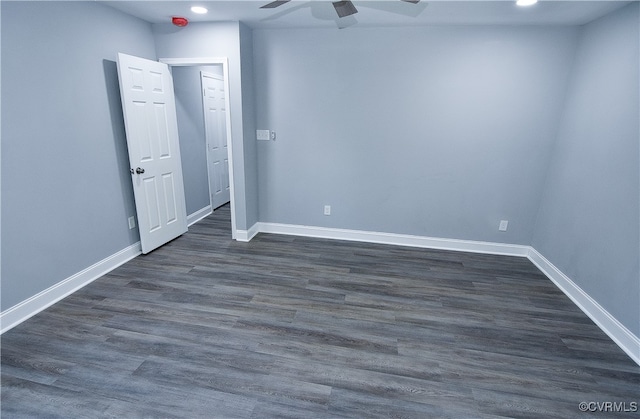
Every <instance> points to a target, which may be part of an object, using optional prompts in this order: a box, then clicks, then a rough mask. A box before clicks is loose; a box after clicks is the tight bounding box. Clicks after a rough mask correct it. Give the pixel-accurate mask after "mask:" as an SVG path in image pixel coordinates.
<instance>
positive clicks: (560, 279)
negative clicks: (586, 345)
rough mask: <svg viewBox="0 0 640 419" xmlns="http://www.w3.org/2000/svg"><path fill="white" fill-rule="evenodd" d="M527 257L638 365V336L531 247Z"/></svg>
mask: <svg viewBox="0 0 640 419" xmlns="http://www.w3.org/2000/svg"><path fill="white" fill-rule="evenodd" d="M528 257H529V260H530V261H531V262H532V263H533V264H534V265H536V266H537V267H538V269H540V270H541V271H542V272H543V273H544V274H545V275H546V276H547V277H548V278H549V279H550V280H551V281H552V282H553V283H554V284H556V286H557V287H558V288H560V290H561V291H562V292H564V293H565V294H566V295H567V297H569V298H570V299H571V301H573V302H574V304H575V305H577V306H578V307H579V308H580V310H582V311H583V312H584V313H585V314H586V315H587V316H589V318H590V319H591V320H593V322H594V323H595V324H596V325H598V327H599V328H600V329H602V331H603V332H605V333H606V334H607V335H608V336H609V337H610V338H611V339H612V340H613V341H614V342H615V343H616V344H617V345H618V346H619V347H620V348H621V349H622V350H623V351H624V352H625V353H626V354H627V355H629V356H630V357H631V359H633V361H634V362H635V363H636V364H638V365H640V338H639V337H638V336H636V335H634V334H633V333H632V332H631V331H630V330H629V329H627V328H626V327H625V326H624V325H623V324H622V323H620V322H619V321H618V320H617V319H616V318H615V317H613V316H612V315H611V314H610V313H609V312H608V311H607V310H605V309H604V308H603V307H602V306H601V305H600V304H598V302H597V301H596V300H594V299H593V298H592V297H591V296H590V295H589V294H587V293H586V292H585V291H584V290H582V288H580V287H579V286H578V285H577V284H576V283H575V282H573V281H572V280H571V279H570V278H569V277H568V276H566V275H565V274H564V273H563V272H562V271H561V270H560V269H558V268H557V267H556V266H555V265H553V264H552V263H551V262H549V261H548V260H547V259H546V258H545V257H544V256H542V255H541V254H540V253H539V252H538V251H537V250H535V249H534V248H533V247H532V248H530V251H529V255H528Z"/></svg>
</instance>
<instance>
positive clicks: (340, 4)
mask: <svg viewBox="0 0 640 419" xmlns="http://www.w3.org/2000/svg"><path fill="white" fill-rule="evenodd" d="M290 1H291V0H276V1H272V2H271V3H267V4H265V5H264V6H261V7H260V8H261V9H275V8H276V7H278V6H282V5H283V4H286V3H289V2H290ZM401 1H404V2H406V3H413V4H418V3H419V2H420V0H401ZM331 4H333V7H334V8H335V9H336V13H337V14H338V17H339V18H343V17H346V16H351V15H354V14H356V13H358V9H356V6H354V5H353V3H352V2H351V1H349V0H345V1H332V2H331Z"/></svg>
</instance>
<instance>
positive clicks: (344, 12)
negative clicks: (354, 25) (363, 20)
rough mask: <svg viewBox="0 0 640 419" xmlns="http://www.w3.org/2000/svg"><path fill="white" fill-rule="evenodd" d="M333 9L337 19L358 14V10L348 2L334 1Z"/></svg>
mask: <svg viewBox="0 0 640 419" xmlns="http://www.w3.org/2000/svg"><path fill="white" fill-rule="evenodd" d="M333 7H334V8H335V9H336V13H337V14H338V16H339V17H345V16H350V15H354V14H356V13H358V9H356V6H354V5H353V3H351V2H350V1H348V0H347V1H334V2H333Z"/></svg>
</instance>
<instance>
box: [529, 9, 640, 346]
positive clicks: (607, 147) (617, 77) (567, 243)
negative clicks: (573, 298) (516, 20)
mask: <svg viewBox="0 0 640 419" xmlns="http://www.w3.org/2000/svg"><path fill="white" fill-rule="evenodd" d="M639 24H640V17H639V12H638V3H635V4H632V5H630V6H627V7H625V8H623V9H620V10H619V11H616V12H614V13H612V14H610V15H608V16H605V17H604V18H602V19H599V20H597V21H595V22H592V23H590V24H588V25H586V26H585V27H584V28H583V30H582V33H581V36H580V43H579V45H578V52H577V56H576V60H575V63H574V68H573V73H572V77H571V83H570V85H569V88H568V91H567V99H566V105H565V107H564V113H563V117H562V121H561V124H560V129H559V131H558V140H557V144H556V146H555V148H554V153H553V158H552V160H551V164H550V166H549V170H548V178H547V182H546V187H545V192H544V197H543V199H542V203H541V206H540V214H539V217H538V222H537V224H536V228H535V232H534V236H533V240H532V244H533V247H534V248H535V249H537V250H538V251H539V252H540V253H541V254H542V255H544V256H545V257H546V258H547V259H549V260H550V261H551V262H552V263H553V264H554V265H556V266H557V267H558V268H560V269H561V270H562V271H563V272H564V273H565V274H566V275H567V276H569V277H570V278H571V279H572V280H574V281H575V282H576V283H577V285H579V286H580V287H581V288H582V289H583V290H584V291H586V292H587V293H588V294H589V295H590V296H591V297H593V298H594V299H596V300H597V301H598V303H600V305H602V306H603V307H604V308H605V309H606V310H607V311H608V312H609V313H611V314H612V315H613V316H614V317H616V319H618V320H619V321H620V322H621V323H622V324H624V325H625V326H626V327H627V328H628V329H629V330H631V331H632V332H633V333H635V335H636V336H640V289H639V287H640V272H639V269H638V265H639V262H638V259H639V257H640V237H639V235H640V202H639V200H640V197H639V194H640V184H639V182H640V180H639V179H640V164H639V161H640V150H639V142H640V140H639V138H640V132H639V127H638V124H639V115H640V105H639V102H640V99H639V95H640V93H639V92H640V72H639V69H638V67H639V61H640V56H639V51H640V41H639V37H640V34H639V33H638V27H639Z"/></svg>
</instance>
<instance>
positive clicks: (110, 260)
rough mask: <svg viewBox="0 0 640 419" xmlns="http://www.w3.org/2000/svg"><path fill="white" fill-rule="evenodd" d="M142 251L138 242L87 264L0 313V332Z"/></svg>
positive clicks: (33, 314)
mask: <svg viewBox="0 0 640 419" xmlns="http://www.w3.org/2000/svg"><path fill="white" fill-rule="evenodd" d="M141 253H142V249H141V248H140V242H137V243H135V244H132V245H131V246H129V247H126V248H124V249H122V250H121V251H119V252H117V253H115V254H113V255H111V256H109V257H107V258H106V259H103V260H101V261H100V262H98V263H95V264H94V265H92V266H89V267H88V268H86V269H85V270H83V271H81V272H78V273H77V274H75V275H72V276H70V277H69V278H67V279H65V280H62V281H61V282H58V283H57V284H55V285H53V286H51V287H49V288H47V289H46V290H44V291H42V292H40V293H38V294H36V295H34V296H33V297H30V298H28V299H26V300H24V301H22V302H21V303H18V304H16V305H15V306H13V307H11V308H9V309H7V310H5V311H3V312H2V313H0V334H2V333H4V332H6V331H7V330H10V329H12V328H13V327H15V326H17V325H18V324H20V323H22V322H23V321H25V320H27V319H28V318H30V317H32V316H35V315H36V314H38V313H39V312H41V311H42V310H44V309H46V308H47V307H50V306H51V305H53V304H55V303H57V302H58V301H60V300H62V299H63V298H64V297H66V296H68V295H70V294H72V293H74V292H76V291H77V290H79V289H80V288H82V287H84V286H85V285H87V284H89V283H91V282H93V281H94V280H96V279H98V278H100V277H101V276H102V275H104V274H106V273H108V272H110V271H112V270H114V269H115V268H117V267H118V266H120V265H122V264H124V263H126V262H128V261H130V260H131V259H133V258H135V257H136V256H138V255H139V254H141Z"/></svg>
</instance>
